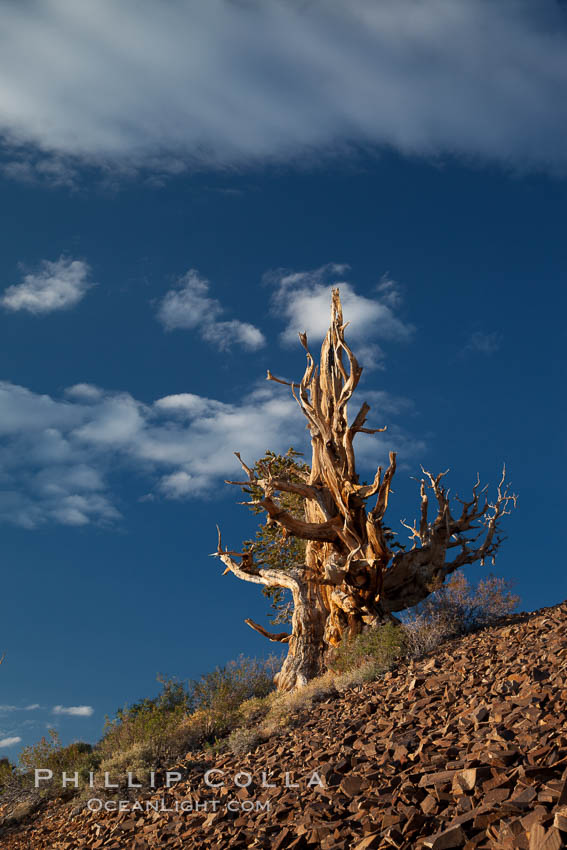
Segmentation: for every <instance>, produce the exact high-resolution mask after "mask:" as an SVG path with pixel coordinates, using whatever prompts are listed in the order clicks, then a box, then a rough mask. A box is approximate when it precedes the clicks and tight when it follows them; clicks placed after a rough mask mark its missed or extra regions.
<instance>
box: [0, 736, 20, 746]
mask: <svg viewBox="0 0 567 850" xmlns="http://www.w3.org/2000/svg"><path fill="white" fill-rule="evenodd" d="M21 740H22V739H21V738H20V737H18V736H16V737H14V738H2V739H0V747H3V748H4V747H13V746H14V744H19V743H20V742H21Z"/></svg>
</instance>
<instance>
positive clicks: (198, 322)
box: [157, 269, 266, 351]
mask: <svg viewBox="0 0 567 850" xmlns="http://www.w3.org/2000/svg"><path fill="white" fill-rule="evenodd" d="M209 286H210V285H209V281H208V280H205V278H203V277H201V276H200V275H199V272H198V271H197V270H196V269H189V271H188V272H187V273H186V274H184V275H183V277H182V278H180V280H179V282H178V284H177V287H176V288H175V289H170V290H169V292H166V294H165V295H164V297H163V299H162V301H161V303H160V305H159V308H158V312H157V317H158V319H159V321H160V322H161V323H162V325H163V326H164V328H165V329H166V330H168V331H171V330H174V329H176V328H182V329H188V330H193V329H195V330H197V331H198V332H199V334H200V335H201V337H202V338H203V339H204V340H206V341H207V342H210V343H212V344H213V345H215V346H216V347H217V348H218V349H219V350H220V351H227V350H228V349H229V348H230V347H231V345H232V344H233V343H235V342H236V343H239V344H240V345H242V347H243V348H246V349H248V350H249V351H256V349H258V348H262V346H263V345H265V343H266V340H265V339H264V335H263V333H262V332H261V331H260V330H259V329H258V328H256V327H255V326H254V325H251V324H249V323H248V322H241V321H239V320H238V319H232V320H231V321H219V320H218V319H219V316H221V315H222V313H223V312H224V310H223V307H222V306H221V304H220V302H219V301H218V300H217V299H216V298H211V297H210V295H209Z"/></svg>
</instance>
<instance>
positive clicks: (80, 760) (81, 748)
mask: <svg viewBox="0 0 567 850" xmlns="http://www.w3.org/2000/svg"><path fill="white" fill-rule="evenodd" d="M100 760H101V759H100V755H99V753H98V752H96V751H95V750H94V749H93V747H92V746H91V745H90V744H87V743H85V742H84V741H75V742H73V743H72V744H68V745H67V746H66V747H64V746H63V745H62V744H61V741H60V739H59V735H58V733H57V732H56V730H55V729H49V730H48V735H47V737H46V736H44V737H43V738H42V739H41V740H40V741H38V742H37V744H32V745H31V746H29V747H24V748H23V750H22V751H21V753H20V756H19V768H20V774H21V775H22V776H23V779H24V782H26V781H27V782H28V783H30V782H32V781H33V777H34V770H35V769H47V770H52V771H53V775H54V776H57V777H59V776H61V774H62V773H63V771H65V772H66V773H67V775H70V774H73V773H78V774H79V776H80V777H81V778H82V779H87V778H88V774H89V771H91V770H93V771H94V770H96V769H97V767H98V765H99V764H100ZM45 787H46V788H47V789H48V790H51V792H58V791H61V786H60V784H59V783H58V782H57V783H55V784H54V785H52V786H49V785H46V786H45Z"/></svg>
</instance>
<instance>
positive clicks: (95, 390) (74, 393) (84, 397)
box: [65, 384, 103, 401]
mask: <svg viewBox="0 0 567 850" xmlns="http://www.w3.org/2000/svg"><path fill="white" fill-rule="evenodd" d="M65 395H67V396H69V398H76V399H80V400H81V401H98V399H99V398H102V395H103V392H102V390H101V389H99V387H95V386H94V385H93V384H75V385H74V386H72V387H67V389H66V390H65Z"/></svg>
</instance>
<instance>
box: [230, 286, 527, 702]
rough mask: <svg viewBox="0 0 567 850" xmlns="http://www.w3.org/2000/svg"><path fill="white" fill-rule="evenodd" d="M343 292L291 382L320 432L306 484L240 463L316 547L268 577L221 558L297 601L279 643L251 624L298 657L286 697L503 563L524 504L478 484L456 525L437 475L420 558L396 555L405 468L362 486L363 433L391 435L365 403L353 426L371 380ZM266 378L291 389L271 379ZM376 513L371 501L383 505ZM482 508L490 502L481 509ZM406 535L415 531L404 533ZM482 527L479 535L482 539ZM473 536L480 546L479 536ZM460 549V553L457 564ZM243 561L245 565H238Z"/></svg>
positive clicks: (285, 523) (283, 677)
mask: <svg viewBox="0 0 567 850" xmlns="http://www.w3.org/2000/svg"><path fill="white" fill-rule="evenodd" d="M344 331H345V325H344V323H343V315H342V307H341V302H340V298H339V291H338V290H333V294H332V304H331V323H330V327H329V331H328V332H327V335H326V337H325V340H324V341H323V345H322V347H321V357H320V364H319V366H317V365H316V364H315V362H314V360H313V357H312V356H311V353H310V351H309V348H308V344H307V337H306V335H305V334H300V335H299V338H300V340H301V343H302V345H303V347H304V348H305V351H306V353H307V368H306V371H305V374H304V376H303V378H302V380H301V381H300V382H299V383H292V384H288V386H290V387H291V392H292V393H293V395H294V397H295V399H296V400H297V402H298V404H299V406H300V408H301V410H302V411H303V413H304V415H305V416H306V418H307V422H308V427H309V431H310V434H311V446H312V460H311V472H310V474H309V476H308V477H306V480H305V481H301V482H299V483H298V482H297V481H291V480H290V479H289V478H278V477H274V476H272V475H271V472H270V469H269V466H268V470H267V475H265V476H264V477H262V478H260V477H258V476H257V475H256V474H255V472H254V470H253V469H252V468H251V467H249V466H247V465H246V463H244V461H243V460H242V459H241V458H240V455H239V454H238V453H237V457H238V459H239V460H240V463H241V464H242V467H243V469H244V470H245V471H246V473H247V476H248V480H247V481H245V482H244V481H232V482H229V483H231V484H239V485H240V486H243V485H246V484H248V485H249V484H253V485H255V488H258V489H259V492H261V493H262V494H263V495H262V497H261V498H259V499H258V500H256V502H255V504H257V505H259V506H260V507H262V508H263V509H264V510H265V511H266V513H267V514H268V515H269V517H270V518H271V520H272V521H275V522H276V523H278V524H279V525H280V526H281V528H282V529H284V530H285V533H287V534H293V535H296V536H297V537H299V538H302V539H303V540H306V541H307V545H306V553H305V563H304V564H301V565H298V566H297V567H294V568H291V569H285V570H284V569H281V570H279V569H262V565H261V564H256V563H254V561H253V559H252V557H251V555H250V553H249V552H240V553H239V552H230V551H228V550H226V549H223V548H222V546H221V538H220V532H219V542H218V547H217V552H216V553H215V554H216V555H218V556H219V557H220V558H221V560H222V561H223V562H224V564H225V565H226V568H227V569H226V570H225V572H232V573H233V574H234V575H236V576H237V577H238V578H241V579H244V580H245V581H251V582H255V583H257V584H263V585H266V586H270V587H284V588H287V589H288V590H290V591H291V594H292V598H293V605H294V613H293V619H292V628H291V634H286V633H283V634H281V633H280V634H272V633H270V632H268V631H267V630H266V629H264V628H263V627H262V626H259V625H258V624H257V623H254V622H253V621H252V620H246V622H247V623H248V625H250V626H251V627H252V628H254V629H256V630H257V631H259V632H260V633H261V634H263V635H265V636H266V637H268V638H269V639H270V640H274V641H279V642H285V643H288V646H289V650H288V655H287V658H286V660H285V662H284V665H283V668H282V670H281V672H280V673H279V674H278V676H277V686H278V688H279V689H280V690H291V689H293V688H296V687H300V686H302V685H304V684H305V683H306V682H307V681H309V679H311V678H313V677H314V676H317V675H319V674H321V673H322V672H323V671H324V670H325V668H326V661H327V657H328V653H329V650H331V649H332V647H336V646H338V644H339V643H340V642H341V640H342V639H343V637H345V636H350V637H352V636H355V635H356V634H358V633H360V632H361V631H362V630H363V629H364V628H366V627H369V626H374V625H377V624H378V623H380V622H383V621H384V620H387V619H391V618H393V613H394V612H396V611H402V610H404V609H405V608H408V607H411V606H413V605H415V604H417V603H418V602H420V601H421V600H423V599H425V598H426V597H427V596H429V594H430V593H432V592H433V591H435V590H436V589H438V588H439V587H440V586H441V584H442V583H443V581H444V579H445V577H446V576H447V575H449V574H450V573H451V572H453V571H454V570H455V569H457V568H458V567H460V566H463V565H464V564H470V563H472V562H473V561H476V560H480V561H481V562H484V559H485V558H486V557H492V558H493V557H494V555H495V553H496V550H497V548H498V545H499V543H500V538H499V536H498V523H499V520H500V518H501V517H502V516H503V515H504V514H505V513H508V510H507V507H508V505H509V502H510V501H511V500H513V499H514V496H512V495H510V494H509V492H508V489H507V488H505V487H504V475H503V476H502V480H501V482H500V485H499V487H498V493H497V498H496V500H495V502H494V503H492V504H491V503H489V502H488V501H487V500H486V499H485V498H484V499H481V496H482V495H483V494H484V493H485V489H484V490H482V491H480V492H479V482H478V481H477V483H476V485H475V487H474V488H473V494H472V498H471V499H470V501H468V502H464V501H461V500H459V501H460V505H461V509H460V514H459V516H458V517H457V518H453V516H452V514H451V510H450V506H449V499H448V494H447V491H446V490H445V488H444V487H443V486H442V484H441V480H442V478H443V476H444V475H445V474H446V473H441V474H440V475H437V476H436V477H434V476H432V475H431V474H430V473H429V472H426V471H425V470H423V480H422V481H421V513H420V520H419V525H418V524H417V522H416V523H414V525H413V526H406V527H407V528H408V529H409V530H410V533H411V534H410V540H411V541H412V548H411V549H409V550H408V551H399V552H398V553H397V554H395V555H394V554H393V553H392V551H391V550H390V548H389V546H388V542H387V539H386V534H385V531H384V526H383V518H384V514H385V512H386V508H387V506H388V497H389V494H390V487H391V482H392V478H393V475H394V473H395V469H396V456H395V454H394V453H393V452H392V453H391V454H390V461H389V465H388V467H387V468H386V469H385V470H383V469H382V467H378V470H377V472H376V476H375V478H374V481H373V482H372V484H367V485H361V484H360V483H359V477H358V475H357V472H356V465H355V455H354V448H353V440H354V438H355V436H356V434H357V433H359V432H364V433H367V434H372V433H376V432H378V431H384V430H385V429H384V428H367V427H365V422H366V417H367V415H368V412H369V410H370V407H369V406H368V404H366V403H364V404H363V405H362V407H361V408H360V410H359V411H358V413H357V415H356V416H355V418H354V419H353V421H352V423H351V424H350V425H349V422H348V417H347V404H348V402H349V400H350V399H351V397H352V394H353V392H354V390H355V389H356V387H357V384H358V382H359V380H360V375H361V372H362V369H361V367H360V366H359V364H358V362H357V360H356V358H355V356H354V354H353V353H352V351H351V349H350V348H349V346H348V345H347V343H346V341H345V336H344ZM268 380H273V381H277V382H278V383H282V384H287V382H285V381H281V380H280V379H278V378H275V377H274V376H273V375H271V373H270V372H268ZM282 492H291V493H296V494H297V495H299V496H301V497H302V499H303V500H304V504H305V518H304V519H297V518H296V517H294V516H292V515H291V514H290V513H289V512H287V511H286V510H284V509H283V508H282V506H281V505H280V503H279V502H278V493H282ZM429 493H432V494H433V496H434V498H435V500H436V502H437V512H436V516H435V518H434V519H433V520H432V521H430V520H429V518H428V507H429V505H428V501H429ZM374 498H375V501H374V505H373V507H372V508H369V507H368V501H369V500H370V499H374ZM481 502H482V503H481ZM404 525H406V524H405V523H404ZM479 529H480V530H479ZM471 533H472V536H470V535H471ZM452 550H455V551H456V554H455V556H454V557H453V558H452V559H451V555H452V554H453V553H452ZM235 558H240V562H238V561H236V560H235Z"/></svg>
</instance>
